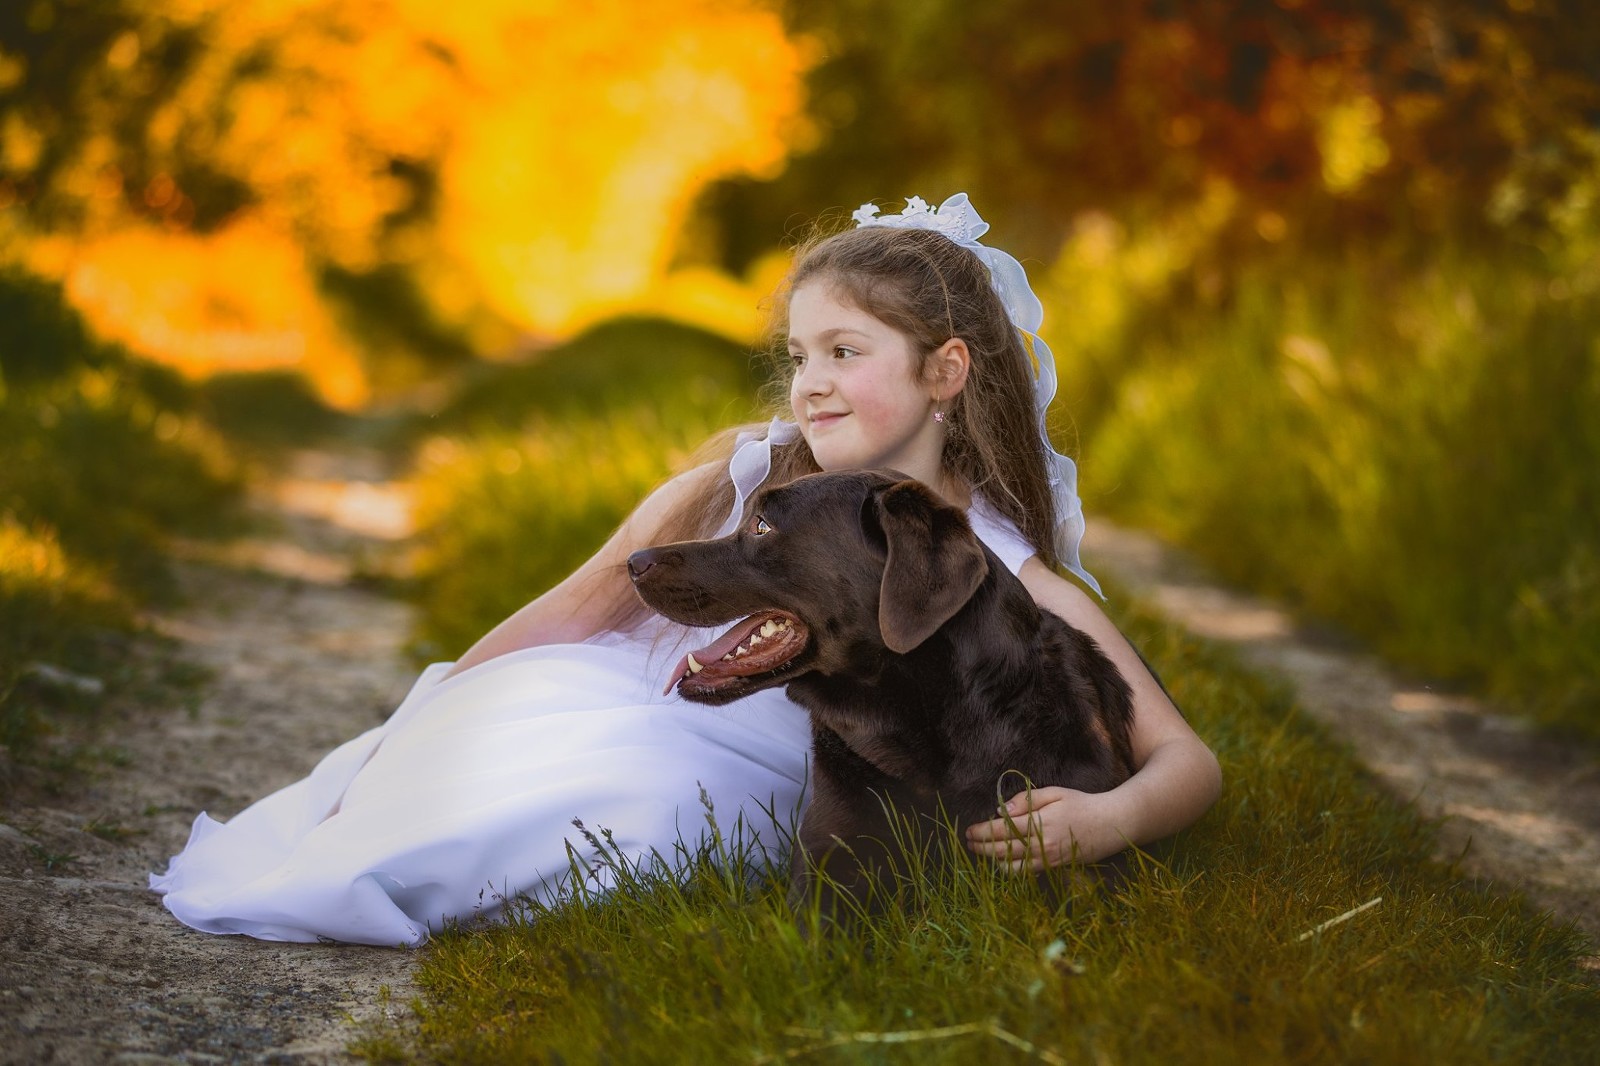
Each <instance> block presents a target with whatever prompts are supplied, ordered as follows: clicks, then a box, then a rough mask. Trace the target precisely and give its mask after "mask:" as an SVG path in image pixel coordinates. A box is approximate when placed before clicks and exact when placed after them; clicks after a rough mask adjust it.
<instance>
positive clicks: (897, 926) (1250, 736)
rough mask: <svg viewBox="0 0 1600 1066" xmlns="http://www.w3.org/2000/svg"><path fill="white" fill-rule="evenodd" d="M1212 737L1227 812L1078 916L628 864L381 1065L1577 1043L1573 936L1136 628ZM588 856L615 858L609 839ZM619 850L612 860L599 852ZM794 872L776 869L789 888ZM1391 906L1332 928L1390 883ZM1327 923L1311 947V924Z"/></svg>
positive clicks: (1233, 691)
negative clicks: (787, 900)
mask: <svg viewBox="0 0 1600 1066" xmlns="http://www.w3.org/2000/svg"><path fill="white" fill-rule="evenodd" d="M1120 622H1121V624H1122V625H1123V626H1124V628H1125V630H1126V631H1128V632H1130V633H1132V634H1134V635H1135V636H1136V637H1138V638H1139V639H1140V641H1141V643H1143V644H1144V646H1145V648H1146V651H1147V652H1148V654H1149V655H1150V656H1151V659H1152V661H1153V662H1154V663H1155V665H1156V666H1157V668H1158V669H1159V670H1160V671H1161V673H1162V674H1163V676H1165V677H1166V678H1168V679H1170V681H1171V682H1172V688H1173V694H1174V696H1175V697H1176V698H1177V699H1178V701H1179V702H1180V703H1181V704H1182V705H1183V706H1184V707H1185V708H1186V709H1187V711H1188V712H1189V714H1190V716H1191V718H1192V720H1193V721H1194V723H1195V725H1196V728H1197V729H1198V730H1199V732H1200V733H1201V735H1202V736H1204V737H1205V738H1206V739H1207V741H1208V742H1209V743H1211V744H1212V745H1213V747H1214V748H1215V749H1216V750H1217V752H1218V754H1219V757H1220V758H1221V760H1222V762H1223V767H1224V773H1225V777H1226V781H1227V787H1226V790H1225V794H1224V796H1223V799H1222V801H1221V802H1220V803H1219V804H1218V806H1217V807H1216V808H1215V809H1214V810H1213V811H1212V812H1211V814H1210V815H1208V816H1207V818H1206V819H1205V820H1204V821H1203V822H1201V824H1200V825H1199V826H1197V827H1196V828H1195V829H1193V830H1191V831H1189V832H1188V833H1186V834H1184V835H1183V837H1182V838H1181V839H1180V840H1179V841H1178V842H1177V843H1176V844H1175V845H1174V846H1172V847H1171V848H1169V849H1168V854H1167V857H1166V859H1165V861H1157V860H1155V859H1148V860H1145V861H1144V863H1143V864H1142V868H1141V869H1140V870H1139V871H1138V872H1137V873H1136V875H1135V877H1134V878H1133V880H1132V882H1131V883H1130V885H1129V886H1128V887H1127V888H1126V889H1125V890H1123V891H1122V892H1120V893H1118V894H1116V895H1103V894H1100V893H1098V892H1096V891H1094V890H1093V889H1092V888H1091V887H1084V886H1079V887H1078V888H1077V889H1076V890H1074V891H1071V892H1070V893H1069V894H1068V897H1069V904H1068V906H1067V908H1066V909H1064V910H1054V909H1052V908H1051V907H1049V906H1047V905H1046V904H1045V903H1044V902H1043V901H1042V900H1041V898H1040V897H1039V895H1038V894H1037V892H1035V891H1034V890H1033V888H1032V886H1031V885H1030V884H1029V883H1028V882H1027V881H1025V880H1022V879H1014V878H1011V877H1009V876H1005V875H1002V874H1000V873H998V872H997V871H996V870H995V868H994V867H992V866H989V865H987V864H982V863H978V862H973V863H970V864H958V865H957V866H956V867H955V869H953V870H946V871H940V872H938V873H929V874H928V875H927V876H926V877H923V878H913V879H912V881H911V884H912V886H913V887H914V891H913V893H912V897H913V898H911V899H910V900H909V901H908V906H906V907H905V908H904V909H902V910H895V911H891V912H890V913H888V914H887V915H885V916H884V917H883V918H882V919H880V920H878V921H876V922H875V923H873V924H872V925H870V926H869V927H867V928H866V929H865V930H863V931H862V932H861V933H859V934H858V935H856V936H838V937H832V938H828V937H811V938H807V937H804V936H802V935H801V934H800V933H799V931H798V929H799V927H798V925H797V922H796V919H795V917H794V916H793V915H791V914H790V913H789V911H788V909H787V908H786V906H785V905H784V903H783V896H784V887H783V885H782V884H781V883H776V882H773V881H769V880H764V879H762V878H761V877H760V876H747V875H748V874H751V873H753V872H754V870H753V867H754V868H759V867H760V865H761V863H760V861H759V860H760V859H761V858H762V857H761V856H760V855H756V854H741V853H740V849H739V848H738V847H737V846H734V845H730V844H729V843H728V841H727V840H725V839H722V840H717V841H714V846H713V847H712V848H711V849H709V850H708V851H706V852H703V853H702V861H700V862H699V863H696V864H691V865H690V867H689V870H688V873H687V874H686V875H685V876H684V877H683V878H682V879H681V880H674V879H672V878H669V877H664V876H660V875H659V874H655V873H652V872H651V871H649V870H648V869H638V868H630V867H628V866H627V865H626V864H620V863H612V864H611V872H612V873H613V874H614V877H615V881H616V883H617V884H618V885H619V887H618V889H617V890H616V891H614V892H613V893H612V894H610V895H609V896H604V897H601V896H596V895H594V894H586V893H583V892H574V893H573V896H572V898H571V899H570V900H569V901H568V903H567V904H566V905H564V906H559V907H555V908H542V907H532V908H531V909H530V910H529V911H528V912H527V913H526V914H525V915H524V916H523V918H522V919H521V920H518V921H515V922H513V923H512V924H510V925H509V926H507V927H503V928H489V929H476V930H466V931H458V932H452V933H449V934H447V935H443V936H441V937H439V938H437V939H436V940H435V942H434V944H433V946H432V947H431V949H430V950H429V952H428V954H427V955H426V956H425V957H424V961H423V964H422V966H421V968H420V970H419V972H418V984H419V986H420V987H421V989H422V993H423V994H422V998H421V999H420V1000H419V1001H418V1002H417V1003H416V1005H415V1017H414V1018H412V1019H408V1020H407V1021H406V1022H404V1023H401V1024H404V1025H405V1028H404V1029H401V1028H399V1027H398V1026H396V1027H392V1028H391V1029H390V1030H388V1031H378V1032H375V1033H373V1034H371V1035H370V1036H369V1038H368V1039H367V1040H366V1041H364V1042H363V1043H362V1044H361V1045H359V1046H358V1048H357V1051H358V1053H361V1054H364V1055H366V1056H367V1057H369V1058H372V1059H381V1060H383V1061H418V1062H422V1061H450V1062H483V1063H491V1062H512V1061H537V1062H557V1061H560V1062H573V1063H576V1062H616V1061H626V1062H639V1063H670V1062H685V1063H689V1062H693V1063H699V1062H727V1061H751V1062H771V1061H786V1060H788V1059H790V1058H795V1057H806V1058H809V1057H811V1056H812V1055H813V1054H814V1053H818V1052H826V1054H825V1055H821V1054H817V1055H816V1058H817V1060H818V1061H829V1062H839V1061H850V1062H900V1061H905V1062H952V1063H957V1062H959V1063H966V1062H972V1061H975V1060H980V1059H981V1060H983V1061H995V1062H1019V1063H1020V1062H1037V1061H1048V1062H1063V1061H1065V1062H1077V1061H1113V1062H1124V1061H1127V1062H1144V1061H1149V1062H1171V1061H1181V1062H1196V1063H1230V1064H1231V1063H1236V1062H1239V1061H1327V1062H1345V1061H1361V1062H1374V1063H1407V1064H1409V1063H1414V1062H1463V1063H1475V1062H1500V1061H1581V1060H1583V1059H1584V1058H1585V1057H1586V1056H1591V1055H1592V1050H1593V1048H1594V1046H1595V1045H1596V1041H1597V1040H1600V1012H1597V1011H1596V1010H1595V1007H1596V1005H1597V995H1596V990H1595V988H1594V986H1593V984H1592V983H1591V982H1587V981H1585V980H1583V979H1582V978H1581V977H1580V976H1579V971H1578V970H1577V968H1576V967H1575V965H1574V963H1575V960H1576V958H1577V957H1578V956H1580V955H1581V954H1582V952H1583V950H1584V947H1583V941H1582V939H1581V937H1579V936H1578V935H1577V934H1575V933H1574V932H1573V931H1571V930H1569V929H1563V928H1558V927H1554V926H1552V925H1551V924H1549V922H1548V921H1547V920H1546V919H1544V918H1540V917H1536V916H1533V915H1532V914H1530V913H1529V912H1528V911H1527V910H1525V909H1524V908H1523V907H1522V906H1520V905H1519V904H1518V903H1517V902H1516V901H1515V900H1512V899H1504V898H1494V897H1489V896H1485V895H1482V894H1480V893H1479V892H1477V891H1476V890H1475V889H1474V888H1473V887H1472V886H1471V885H1469V884H1467V883H1465V882H1464V881H1463V880H1462V879H1461V878H1460V876H1459V875H1458V874H1456V873H1454V872H1452V871H1450V870H1446V869H1441V868H1439V867H1437V866H1434V865H1432V864H1430V863H1429V862H1428V861H1427V858H1426V856H1427V854H1428V849H1429V846H1430V833H1429V831H1428V830H1427V828H1426V827H1424V826H1422V825H1420V824H1419V823H1418V822H1417V820H1416V819H1415V818H1414V816H1412V815H1411V814H1410V813H1409V812H1407V811H1405V810H1404V809H1402V808H1400V807H1399V806H1398V805H1396V804H1395V803H1394V802H1393V801H1391V800H1389V799H1387V798H1385V797H1383V796H1382V795H1380V794H1379V793H1378V792H1377V791H1376V790H1375V789H1374V788H1373V787H1372V786H1371V785H1370V784H1368V783H1367V782H1366V781H1365V780H1364V779H1363V777H1362V775H1361V773H1360V771H1359V770H1358V768H1357V767H1356V765H1355V764H1354V762H1353V761H1352V760H1351V759H1350V758H1348V757H1347V756H1345V755H1344V754H1342V753H1341V752H1340V751H1339V750H1338V749H1337V748H1335V747H1333V746H1332V745H1330V744H1329V742H1328V739H1327V738H1326V737H1325V736H1322V735H1321V734H1320V733H1319V731H1318V730H1316V729H1315V728H1313V727H1311V726H1309V725H1308V724H1307V723H1306V722H1305V721H1304V720H1302V719H1301V718H1300V717H1299V716H1298V715H1297V714H1296V712H1295V710H1294V708H1293V707H1292V706H1291V704H1290V702H1289V700H1288V698H1287V697H1286V695H1285V693H1284V692H1283V691H1281V690H1279V689H1276V688H1272V687H1268V686H1265V685H1263V684H1262V683H1261V682H1260V681H1259V680H1257V679H1255V678H1253V677H1250V676H1248V675H1246V674H1244V673H1242V672H1241V671H1240V670H1239V669H1238V668H1237V667H1236V666H1234V665H1233V664H1232V663H1231V662H1230V661H1229V660H1228V659H1227V658H1226V657H1224V656H1222V655H1219V654H1218V653H1217V652H1216V651H1215V650H1213V649H1211V648H1209V647H1206V646H1203V645H1200V644H1198V643H1196V642H1194V641H1193V640H1191V639H1189V638H1188V637H1186V636H1184V635H1183V634H1181V633H1177V632H1174V631H1173V630H1171V629H1170V628H1169V627H1167V626H1166V625H1164V624H1163V623H1162V622H1160V621H1159V620H1157V619H1154V618H1151V617H1148V616H1144V615H1137V616H1132V617H1124V618H1122V619H1120ZM590 843H591V846H590V847H588V848H585V849H584V850H583V852H582V857H583V858H585V859H587V860H589V861H590V862H591V863H594V862H597V861H598V862H599V863H600V864H601V866H602V867H604V865H605V863H604V859H603V854H604V852H605V849H606V841H605V840H604V839H599V840H592V841H591V842H590ZM594 845H598V846H599V847H598V849H597V848H596V847H595V846H594ZM781 880H782V879H781V878H779V879H778V881H779V882H781ZM1375 899H1378V900H1381V902H1379V903H1378V904H1376V905H1374V906H1371V907H1368V908H1367V909H1365V910H1362V911H1361V912H1359V913H1358V914H1355V915H1352V916H1350V917H1348V918H1346V919H1345V920H1343V921H1340V922H1337V923H1335V924H1332V925H1329V926H1327V927H1326V928H1324V929H1322V930H1321V931H1320V932H1312V931H1313V930H1315V929H1316V928H1317V927H1318V926H1321V925H1323V923H1326V922H1329V921H1330V920H1332V919H1335V918H1337V917H1338V916H1340V915H1343V914H1346V912H1348V911H1351V910H1353V909H1354V908H1356V907H1359V906H1361V905H1362V904H1367V903H1369V902H1370V901H1372V900H1375ZM1308 933H1309V934H1310V935H1306V934H1308Z"/></svg>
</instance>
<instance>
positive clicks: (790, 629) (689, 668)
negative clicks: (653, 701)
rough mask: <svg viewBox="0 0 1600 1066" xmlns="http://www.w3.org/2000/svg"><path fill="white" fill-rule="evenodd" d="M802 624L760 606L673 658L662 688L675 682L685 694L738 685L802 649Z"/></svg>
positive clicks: (669, 687)
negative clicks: (709, 639)
mask: <svg viewBox="0 0 1600 1066" xmlns="http://www.w3.org/2000/svg"><path fill="white" fill-rule="evenodd" d="M807 639H808V634H807V632H806V626H805V623H804V622H802V621H800V619H798V618H796V617H795V616H794V615H792V614H785V613H784V612H782V611H764V612H762V613H761V614H754V615H751V616H750V617H749V618H746V619H745V620H744V621H742V622H737V623H735V624H734V625H733V626H732V627H731V628H729V630H728V631H727V632H726V633H724V634H722V636H720V637H718V638H717V639H716V640H714V641H712V642H711V643H710V644H708V645H707V646H706V647H704V648H700V649H698V650H696V651H692V652H690V653H689V654H688V655H685V656H684V657H683V658H682V659H680V660H679V661H678V666H677V669H675V670H674V671H673V672H672V677H671V679H670V680H668V682H667V687H666V688H665V689H664V690H663V692H664V693H666V692H671V691H672V687H673V686H674V685H676V686H677V687H678V691H679V692H681V693H682V694H683V695H685V696H689V697H691V698H692V697H697V696H698V697H705V696H711V695H715V694H717V693H718V692H720V691H721V690H722V689H725V688H729V687H742V686H743V685H745V684H746V683H747V682H748V681H749V679H752V678H757V677H764V676H766V675H770V674H774V673H778V672H780V671H781V670H783V668H784V667H785V666H787V665H788V664H789V663H790V662H792V661H793V660H794V658H795V656H797V655H799V654H800V653H801V652H802V651H804V650H805V647H806V640H807Z"/></svg>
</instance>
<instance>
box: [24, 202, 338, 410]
mask: <svg viewBox="0 0 1600 1066" xmlns="http://www.w3.org/2000/svg"><path fill="white" fill-rule="evenodd" d="M34 260H35V264H36V265H37V266H40V267H42V268H44V269H45V270H46V271H47V272H49V273H54V274H58V275H60V276H61V277H63V279H64V280H65V282H66V286H67V293H68V296H69V297H70V298H71V299H72V301H73V303H75V304H76V305H77V306H78V308H79V309H80V310H81V311H82V312H83V313H84V316H85V317H86V318H88V320H89V321H90V322H91V323H93V324H94V326H95V327H96V329H97V330H98V331H99V332H100V333H101V334H102V335H103V336H105V337H106V338H107V339H109V340H114V341H119V342H121V343H123V344H126V345H128V346H129V347H130V348H132V349H134V350H135V351H140V352H145V353H149V354H152V355H155V356H156V357H158V358H160V359H161V360H163V361H165V362H169V363H171V364H173V365H175V366H176V367H178V368H179V369H180V370H182V371H183V372H185V373H187V374H190V375H196V376H198V375H204V374H209V373H215V372H217V371H234V370H262V369H268V368H276V367H283V368H293V369H298V370H303V371H304V372H305V373H306V375H307V377H309V378H310V379H311V380H312V382H314V383H315V384H316V386H317V388H318V390H319V391H320V392H321V393H322V394H323V396H325V397H326V398H327V400H328V401H329V402H330V403H335V404H339V405H341V406H346V407H353V406H356V405H358V404H360V403H362V402H364V401H365V400H366V399H367V398H368V396H367V386H366V375H365V373H364V372H363V370H362V367H361V364H360V361H359V360H358V359H357V357H356V355H355V353H354V352H353V351H352V350H351V349H350V347H349V345H348V344H347V343H346V342H345V341H344V339H343V338H342V337H341V336H340V335H339V333H338V331H337V329H336V328H335V327H334V325H333V323H332V322H331V321H330V319H329V317H328V314H327V311H326V309H325V308H324V307H323V306H322V303H321V301H320V300H319V299H318V297H317V294H316V291H315V288H314V287H313V285H312V282H311V279H310V277H309V275H308V273H307V270H306V263H305V254H304V252H303V251H302V250H301V249H300V247H299V246H298V245H297V244H296V243H295V242H294V241H292V240H290V239H289V238H288V237H286V236H285V235H284V234H283V233H281V232H279V231H277V230H276V229H274V228H273V227H271V226H269V225H267V224H266V223H264V222H262V221H261V220H259V219H256V218H244V219H238V220H235V221H234V222H233V223H232V224H231V225H229V226H227V227H226V228H225V229H222V230H220V231H218V232H216V233H213V234H208V235H203V236H202V235H195V234H188V233H173V232H169V231H163V230H159V229H156V228H154V227H151V226H143V225H133V226H129V227H127V228H124V229H121V230H118V231H116V232H112V233H108V234H106V235H103V236H100V237H96V238H91V239H87V240H80V241H78V242H76V243H74V244H71V245H69V244H68V243H67V242H65V241H62V240H59V239H58V240H51V241H42V242H40V243H39V244H38V245H37V246H36V247H35V249H34Z"/></svg>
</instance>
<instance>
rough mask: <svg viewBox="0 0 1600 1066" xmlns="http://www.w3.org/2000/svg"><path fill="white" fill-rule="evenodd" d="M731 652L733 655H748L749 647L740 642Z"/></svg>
mask: <svg viewBox="0 0 1600 1066" xmlns="http://www.w3.org/2000/svg"><path fill="white" fill-rule="evenodd" d="M733 654H734V655H749V654H750V649H749V648H747V647H745V646H744V645H743V644H741V645H739V646H738V647H737V648H734V649H733Z"/></svg>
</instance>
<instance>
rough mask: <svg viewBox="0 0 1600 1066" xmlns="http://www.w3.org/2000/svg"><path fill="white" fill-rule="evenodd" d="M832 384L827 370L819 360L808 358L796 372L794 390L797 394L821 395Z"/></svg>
mask: <svg viewBox="0 0 1600 1066" xmlns="http://www.w3.org/2000/svg"><path fill="white" fill-rule="evenodd" d="M831 384H832V380H831V379H830V378H829V377H828V373H827V370H826V369H825V368H824V366H822V365H820V364H819V361H818V360H815V359H808V360H806V361H805V362H804V363H801V364H800V369H798V370H796V371H795V372H794V384H793V390H794V393H795V395H796V396H820V395H822V394H823V393H825V392H827V391H828V389H829V387H830V386H831Z"/></svg>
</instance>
